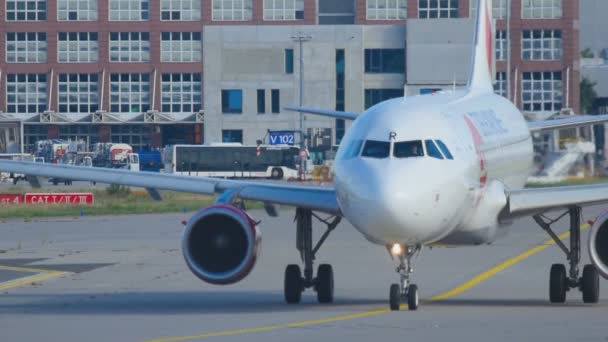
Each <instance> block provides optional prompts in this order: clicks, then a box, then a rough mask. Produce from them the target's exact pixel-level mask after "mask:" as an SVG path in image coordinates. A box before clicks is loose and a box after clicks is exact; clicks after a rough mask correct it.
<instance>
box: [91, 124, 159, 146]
mask: <svg viewBox="0 0 608 342" xmlns="http://www.w3.org/2000/svg"><path fill="white" fill-rule="evenodd" d="M168 127H170V126H168ZM153 131H154V126H152V125H141V124H139V125H125V124H121V125H112V126H111V132H110V133H111V136H110V141H112V142H114V143H123V144H129V145H131V147H133V150H135V151H141V150H142V149H144V148H148V149H149V148H150V137H151V135H152V133H153ZM96 135H97V134H96Z"/></svg>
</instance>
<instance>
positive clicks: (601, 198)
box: [500, 184, 608, 219]
mask: <svg viewBox="0 0 608 342" xmlns="http://www.w3.org/2000/svg"><path fill="white" fill-rule="evenodd" d="M601 203H608V184H595V185H576V186H558V187H546V188H533V189H521V190H514V191H511V192H510V193H508V201H507V206H506V207H505V209H504V210H503V212H502V213H501V215H500V216H501V217H500V218H501V219H513V218H517V217H522V216H529V215H534V214H539V213H542V212H545V211H547V210H551V209H566V208H568V207H571V206H582V207H584V206H589V205H594V204H601Z"/></svg>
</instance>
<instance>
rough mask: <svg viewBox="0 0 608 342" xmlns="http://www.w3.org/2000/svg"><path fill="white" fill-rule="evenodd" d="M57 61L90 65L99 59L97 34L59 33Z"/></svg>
mask: <svg viewBox="0 0 608 342" xmlns="http://www.w3.org/2000/svg"><path fill="white" fill-rule="evenodd" d="M57 50H58V61H59V62H61V63H91V62H97V61H98V59H99V43H98V41H97V32H59V42H58V49H57Z"/></svg>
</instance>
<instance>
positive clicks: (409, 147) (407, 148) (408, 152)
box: [393, 140, 424, 158]
mask: <svg viewBox="0 0 608 342" xmlns="http://www.w3.org/2000/svg"><path fill="white" fill-rule="evenodd" d="M393 156H394V157H395V158H411V157H424V150H423V149H422V141H420V140H412V141H401V142H396V143H395V148H394V150H393Z"/></svg>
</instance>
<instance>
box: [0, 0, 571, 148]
mask: <svg viewBox="0 0 608 342" xmlns="http://www.w3.org/2000/svg"><path fill="white" fill-rule="evenodd" d="M578 2H579V1H578V0H513V1H508V0H494V11H493V12H494V15H495V17H496V18H497V35H496V48H497V62H496V72H497V74H496V75H497V83H496V90H497V92H499V93H501V94H503V95H505V96H509V97H510V98H511V99H512V100H514V101H515V102H516V103H517V105H518V106H519V107H520V108H521V109H522V110H523V111H525V112H527V113H530V114H529V115H530V117H531V118H544V117H547V116H549V115H551V114H554V113H556V112H559V111H561V110H562V109H563V108H572V109H573V110H574V111H575V112H578V105H579V104H578V101H579V99H578V97H579V95H578V82H579V73H580V70H579V68H580V66H579V60H578V54H579V51H578V50H579V46H578V45H579V44H578V40H579V34H578ZM2 3H3V5H2V6H1V7H0V25H2V27H3V30H2V32H3V33H2V34H0V42H1V43H2V44H1V45H0V46H3V47H4V48H3V49H0V92H2V94H4V96H0V111H1V113H0V119H1V120H2V121H5V122H15V121H19V122H22V123H23V135H24V137H23V145H24V146H26V148H25V149H26V150H27V147H28V146H32V144H33V142H35V141H36V140H40V139H46V138H83V139H87V140H88V141H89V142H90V143H94V142H98V141H99V142H104V141H113V142H125V143H129V144H132V145H133V146H134V147H135V148H136V149H142V148H147V147H162V146H164V145H167V144H176V143H193V144H200V143H215V142H242V143H245V144H255V143H256V142H257V141H259V140H262V141H264V142H267V140H266V139H267V137H268V133H269V131H277V130H291V131H299V129H300V127H299V117H298V114H297V113H290V112H287V111H285V110H284V109H283V107H284V106H287V105H297V104H299V103H300V86H301V85H303V87H302V94H303V97H302V99H301V102H302V103H303V104H304V105H305V106H307V107H321V108H330V109H336V110H347V111H353V112H362V111H364V110H365V109H366V108H369V107H370V106H371V105H373V104H375V103H377V102H379V101H382V100H384V99H388V98H392V97H396V96H402V95H404V94H405V95H406V96H412V95H416V94H421V93H428V92H433V91H436V90H439V89H444V90H445V89H450V88H452V87H457V88H459V87H462V86H463V85H464V83H465V82H466V78H467V76H468V68H469V58H470V44H471V43H472V19H471V18H470V17H471V14H472V13H474V11H475V10H476V9H475V6H474V4H473V3H472V1H469V0H343V1H333V0H332V1H329V0H154V1H153V0H137V1H133V0H108V1H99V0H53V1H51V0H46V1H45V0H4V1H2ZM509 8H510V11H509ZM509 13H510V18H511V19H510V37H511V39H510V43H508V42H507V38H508V37H509V35H508V34H507V32H506V30H507V20H506V18H507V17H508V16H509ZM300 41H301V44H300ZM509 46H510V51H508V50H509V49H508V48H509ZM300 47H301V50H300ZM300 56H302V65H303V75H304V76H303V78H302V79H301V78H300ZM507 56H510V65H508V63H507ZM508 68H510V70H509V71H507V69H508ZM507 80H508V81H507ZM507 84H510V87H509V86H507ZM507 89H509V90H508V91H507ZM348 125H349V123H348V122H344V121H341V120H333V119H326V118H317V117H313V116H306V120H305V133H306V135H307V136H308V137H309V138H310V139H309V144H310V146H312V147H318V148H329V147H331V146H332V145H335V144H337V143H339V141H340V138H341V136H343V134H344V132H345V130H347V129H348Z"/></svg>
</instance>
